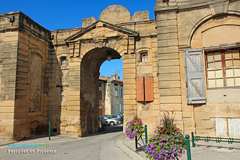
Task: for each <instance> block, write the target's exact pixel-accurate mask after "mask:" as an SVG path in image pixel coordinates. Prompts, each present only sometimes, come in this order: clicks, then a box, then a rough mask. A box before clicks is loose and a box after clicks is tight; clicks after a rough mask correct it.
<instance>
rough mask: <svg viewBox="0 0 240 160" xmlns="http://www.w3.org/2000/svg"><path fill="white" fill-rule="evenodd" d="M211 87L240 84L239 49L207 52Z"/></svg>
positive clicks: (208, 79)
mask: <svg viewBox="0 0 240 160" xmlns="http://www.w3.org/2000/svg"><path fill="white" fill-rule="evenodd" d="M205 58H206V69H207V83H208V87H209V88H214V87H231V86H240V53H239V49H237V50H236V49H235V50H234V49H233V50H227V51H217V52H207V53H206V56H205Z"/></svg>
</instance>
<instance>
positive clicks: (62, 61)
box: [61, 56, 67, 66]
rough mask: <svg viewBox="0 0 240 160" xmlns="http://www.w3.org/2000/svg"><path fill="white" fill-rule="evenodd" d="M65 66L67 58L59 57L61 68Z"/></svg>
mask: <svg viewBox="0 0 240 160" xmlns="http://www.w3.org/2000/svg"><path fill="white" fill-rule="evenodd" d="M66 65H67V57H65V56H63V57H61V66H66Z"/></svg>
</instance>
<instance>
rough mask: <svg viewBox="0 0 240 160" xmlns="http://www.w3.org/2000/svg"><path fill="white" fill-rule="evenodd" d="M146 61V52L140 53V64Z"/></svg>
mask: <svg viewBox="0 0 240 160" xmlns="http://www.w3.org/2000/svg"><path fill="white" fill-rule="evenodd" d="M147 61H148V54H147V52H143V53H141V62H147Z"/></svg>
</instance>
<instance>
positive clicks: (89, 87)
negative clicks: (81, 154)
mask: <svg viewBox="0 0 240 160" xmlns="http://www.w3.org/2000/svg"><path fill="white" fill-rule="evenodd" d="M107 54H111V55H112V59H120V58H121V56H120V54H119V53H118V52H117V51H115V50H113V49H111V48H107V47H102V48H95V49H93V50H91V51H89V52H87V53H86V54H85V55H84V57H83V59H82V61H81V69H80V73H81V74H80V75H81V76H80V78H81V80H80V97H81V101H80V110H81V112H80V118H81V128H82V132H83V133H84V135H87V134H89V133H91V132H92V131H93V132H96V131H98V119H99V118H98V116H99V113H98V112H99V104H98V103H99V97H98V92H99V91H98V89H99V87H98V86H99V85H98V82H99V69H100V66H101V64H102V63H103V62H104V61H105V60H107ZM87 111H88V112H87ZM89 111H91V113H90V112H89ZM86 112H87V114H86ZM89 114H91V115H89ZM86 122H87V123H86ZM89 124H91V127H90V126H89Z"/></svg>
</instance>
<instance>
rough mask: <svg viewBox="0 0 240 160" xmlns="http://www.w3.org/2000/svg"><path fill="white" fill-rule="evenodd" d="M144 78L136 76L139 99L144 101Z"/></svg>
mask: <svg viewBox="0 0 240 160" xmlns="http://www.w3.org/2000/svg"><path fill="white" fill-rule="evenodd" d="M143 81H144V78H143V77H139V78H136V83H137V101H144V83H143Z"/></svg>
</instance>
